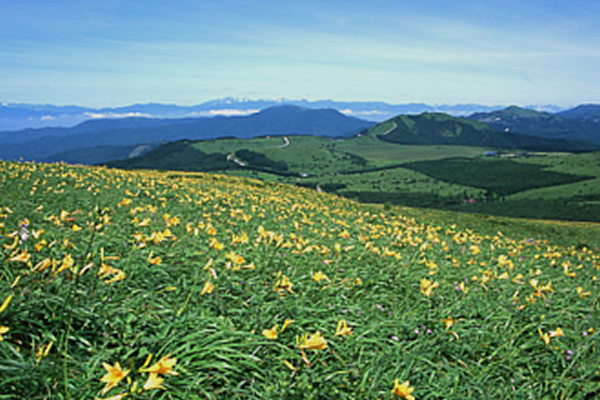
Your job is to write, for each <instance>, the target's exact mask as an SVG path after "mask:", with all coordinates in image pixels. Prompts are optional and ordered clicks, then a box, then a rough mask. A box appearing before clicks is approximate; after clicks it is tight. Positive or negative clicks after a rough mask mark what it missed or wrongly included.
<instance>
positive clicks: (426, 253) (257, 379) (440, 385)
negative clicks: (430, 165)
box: [0, 162, 600, 399]
mask: <svg viewBox="0 0 600 400" xmlns="http://www.w3.org/2000/svg"><path fill="white" fill-rule="evenodd" d="M0 192H1V193H3V197H2V199H1V204H0V234H1V236H0V305H1V304H3V303H4V304H5V307H3V308H5V309H4V310H2V311H1V312H0V326H2V327H6V328H8V331H6V330H5V329H3V330H2V331H1V332H2V337H3V341H1V342H0V371H1V374H2V375H1V376H2V379H0V398H6V399H12V398H52V399H55V398H56V399H88V398H95V397H98V398H108V397H111V396H115V395H118V394H119V393H129V395H128V396H127V398H128V399H129V398H131V399H148V398H154V399H221V398H226V399H330V398H337V399H391V398H395V397H394V395H393V394H392V393H391V390H392V388H393V382H394V380H395V379H397V380H399V382H404V381H407V380H409V381H410V385H411V386H412V387H414V393H413V395H414V396H415V397H416V398H417V399H453V398H455V399H464V398H501V399H504V398H536V399H538V398H539V399H546V398H547V399H554V398H582V399H585V398H595V397H597V396H598V395H600V378H599V376H600V369H599V365H600V363H598V355H597V343H598V335H599V333H598V330H600V317H599V316H600V313H599V312H598V311H600V310H599V303H598V299H599V295H600V292H599V288H598V268H600V256H599V255H598V253H597V252H598V242H599V237H600V235H598V226H597V224H574V223H548V222H540V221H521V220H512V219H506V218H495V217H494V218H489V217H480V216H475V215H469V214H460V213H449V212H443V211H427V210H418V209H410V208H397V207H393V206H381V205H365V204H359V203H356V202H353V201H350V200H347V199H343V198H340V197H337V196H332V195H329V194H326V193H317V192H316V191H314V190H308V189H303V188H298V187H295V186H290V185H282V184H278V183H274V182H262V181H257V180H248V179H242V178H235V177H226V176H222V175H210V174H202V173H185V172H175V171H172V172H169V171H167V172H156V171H137V172H128V171H121V170H109V169H102V168H83V167H72V166H67V165H64V164H53V165H48V164H33V163H8V162H2V163H0ZM26 219H27V221H26ZM586 235H587V236H586ZM15 238H16V239H15ZM157 257H158V258H157ZM71 259H72V261H69V260H71ZM45 260H48V261H45ZM317 272H321V273H322V274H325V275H326V276H327V279H324V280H320V281H317V280H316V279H315V278H316V277H317V276H318V275H315V274H316V273H317ZM283 276H285V277H286V278H287V279H288V281H289V282H291V284H293V286H290V285H283V283H284V282H283V281H282V279H283ZM425 278H427V279H428V280H430V281H431V282H435V283H436V285H435V287H434V288H433V289H432V290H431V291H430V292H429V293H427V291H426V290H425V289H424V288H423V285H425V284H426V283H427V281H426V280H425ZM208 282H210V283H211V284H212V285H214V290H212V291H207V290H206V289H207V288H208V287H209V285H208ZM550 282H551V283H552V285H551V287H552V289H551V290H550V289H549V288H550V286H549V283H550ZM282 285H283V286H282ZM459 285H462V286H459ZM286 288H288V289H289V290H286ZM8 299H10V300H8ZM448 317H452V318H453V319H454V320H455V324H454V325H452V326H449V327H446V326H445V325H444V323H443V322H442V321H441V320H442V319H447V318H448ZM287 319H291V320H294V321H293V323H292V324H291V325H289V326H288V327H287V329H286V330H285V331H281V327H282V325H283V324H284V321H286V320H287ZM341 320H344V321H346V322H347V324H348V326H349V327H350V328H351V331H352V334H351V335H345V336H336V330H337V326H338V324H339V321H341ZM275 325H277V326H278V335H277V338H276V339H268V338H267V337H266V336H264V335H263V331H266V330H271V329H272V328H273V327H274V326H275ZM558 328H561V329H562V331H564V336H560V335H558V336H556V337H551V338H548V340H549V343H547V344H546V343H545V342H544V341H543V340H542V336H541V335H540V332H541V334H542V335H544V334H546V335H548V334H549V332H551V331H552V332H555V333H557V332H559V331H558ZM316 332H320V333H321V334H322V335H323V337H324V339H325V341H326V343H327V347H326V348H320V349H318V350H311V349H307V350H305V357H306V359H307V360H308V361H309V363H310V364H308V363H307V362H305V361H304V360H303V356H302V352H301V349H300V348H299V346H298V340H300V338H301V337H302V336H303V335H305V334H306V335H309V336H311V335H313V334H315V333H316ZM50 344H52V346H51V347H49V346H50ZM323 347H324V346H323ZM149 354H152V355H153V358H152V360H151V361H150V362H149V364H150V365H152V364H153V363H155V362H157V361H158V360H159V359H161V358H164V357H167V356H169V357H170V358H171V359H173V358H175V359H176V361H175V362H174V364H173V365H172V366H171V367H172V369H173V371H174V372H176V375H175V374H172V375H165V374H163V375H161V376H160V377H161V378H163V379H164V382H163V383H162V387H163V389H151V390H147V389H145V388H144V384H145V382H146V381H147V379H148V377H149V376H150V375H149V373H148V372H144V370H143V369H141V367H142V365H143V364H144V362H145V360H147V357H148V355H149ZM117 362H118V363H119V364H120V366H121V367H122V368H123V369H127V370H130V372H129V375H128V378H130V380H127V379H123V380H121V381H119V382H115V387H114V388H112V389H110V390H108V391H107V392H106V393H104V394H103V393H102V388H103V387H105V383H104V382H101V381H100V379H101V378H102V377H103V376H105V375H106V373H107V371H106V370H105V369H104V368H103V363H106V364H107V365H108V366H115V365H116V363H117ZM286 362H287V365H286ZM167 370H168V368H167V369H164V370H163V372H166V371H167ZM396 398H397V397H396Z"/></svg>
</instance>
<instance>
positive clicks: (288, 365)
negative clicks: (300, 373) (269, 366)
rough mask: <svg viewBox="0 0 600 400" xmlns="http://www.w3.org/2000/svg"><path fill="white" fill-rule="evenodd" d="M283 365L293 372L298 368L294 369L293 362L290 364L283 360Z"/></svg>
mask: <svg viewBox="0 0 600 400" xmlns="http://www.w3.org/2000/svg"><path fill="white" fill-rule="evenodd" d="M283 363H284V364H285V366H286V367H288V368H289V369H291V370H292V371H295V370H296V367H294V366H293V365H292V363H291V362H289V361H288V360H283Z"/></svg>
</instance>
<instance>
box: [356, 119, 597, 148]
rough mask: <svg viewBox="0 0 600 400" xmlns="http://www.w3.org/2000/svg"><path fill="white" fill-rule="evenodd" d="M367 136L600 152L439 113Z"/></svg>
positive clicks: (399, 140) (393, 140)
mask: <svg viewBox="0 0 600 400" xmlns="http://www.w3.org/2000/svg"><path fill="white" fill-rule="evenodd" d="M502 111H505V110H502ZM502 111H499V112H496V113H497V114H498V113H501V112H502ZM492 114H494V113H492ZM497 114H494V115H497ZM494 118H495V117H494ZM520 132H524V131H520ZM527 133H529V132H527ZM599 133H600V132H599ZM366 134H367V135H371V136H375V137H377V138H378V139H380V140H383V141H386V142H390V143H398V144H421V145H423V144H425V145H461V146H476V147H488V148H489V147H492V148H500V149H521V150H535V151H585V150H591V149H599V148H600V142H598V143H596V144H590V143H586V142H580V141H577V140H576V139H574V138H568V139H567V138H556V137H554V138H552V137H544V136H542V135H532V134H522V133H516V132H511V131H505V130H498V129H494V128H492V127H491V125H488V124H486V123H483V122H480V121H478V120H474V119H467V118H458V117H453V116H450V115H448V114H441V113H423V114H420V115H399V116H397V117H395V118H392V119H391V120H388V121H387V122H385V123H384V124H382V125H377V126H375V127H373V128H371V129H369V130H368V131H367V132H366Z"/></svg>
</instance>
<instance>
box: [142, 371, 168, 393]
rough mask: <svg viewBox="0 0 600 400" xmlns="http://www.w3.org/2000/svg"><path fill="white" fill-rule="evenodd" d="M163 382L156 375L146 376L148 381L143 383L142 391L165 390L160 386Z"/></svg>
mask: <svg viewBox="0 0 600 400" xmlns="http://www.w3.org/2000/svg"><path fill="white" fill-rule="evenodd" d="M164 381H165V380H164V379H163V378H161V377H160V376H158V374H156V373H151V374H150V375H148V380H147V381H146V383H144V390H153V389H162V390H165V388H164V387H163V386H162V383H163V382H164Z"/></svg>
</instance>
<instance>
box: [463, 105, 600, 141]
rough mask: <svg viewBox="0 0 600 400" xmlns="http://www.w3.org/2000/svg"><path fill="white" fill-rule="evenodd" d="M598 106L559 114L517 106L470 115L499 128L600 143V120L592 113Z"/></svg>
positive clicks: (547, 136)
mask: <svg viewBox="0 0 600 400" xmlns="http://www.w3.org/2000/svg"><path fill="white" fill-rule="evenodd" d="M597 110H598V107H597V106H589V107H585V106H581V107H577V108H574V109H572V110H568V111H565V112H563V113H558V114H550V113H546V112H538V111H534V110H529V109H524V108H520V107H517V106H511V107H507V108H505V109H503V110H498V111H493V112H488V113H476V114H473V115H471V116H470V117H469V118H470V119H473V120H476V121H480V122H484V123H486V124H487V125H489V126H490V127H492V128H494V129H497V130H500V131H510V132H515V133H520V134H525V135H532V136H536V137H541V138H546V139H564V140H569V141H584V142H590V143H595V144H596V146H597V144H598V143H600V123H599V122H598V119H597V118H598V117H596V119H594V118H593V115H594V114H593V113H594V112H596V113H597V112H598V111H597Z"/></svg>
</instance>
